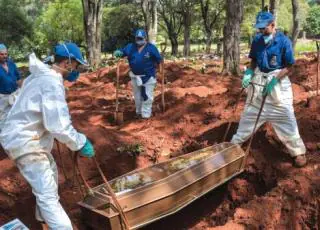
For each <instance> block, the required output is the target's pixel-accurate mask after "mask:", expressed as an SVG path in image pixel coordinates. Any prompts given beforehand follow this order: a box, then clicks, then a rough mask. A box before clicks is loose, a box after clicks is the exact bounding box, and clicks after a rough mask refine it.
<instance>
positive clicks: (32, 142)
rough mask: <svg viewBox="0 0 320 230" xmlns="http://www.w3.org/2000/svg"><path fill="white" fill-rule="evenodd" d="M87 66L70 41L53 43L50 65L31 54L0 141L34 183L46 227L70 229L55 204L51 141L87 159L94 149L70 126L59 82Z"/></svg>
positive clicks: (40, 217) (40, 216)
mask: <svg viewBox="0 0 320 230" xmlns="http://www.w3.org/2000/svg"><path fill="white" fill-rule="evenodd" d="M84 64H86V63H85V61H84V59H83V57H82V54H81V52H80V49H79V47H78V46H77V45H76V44H74V43H64V44H59V45H57V46H56V47H55V55H54V64H53V65H52V66H48V65H46V64H44V63H43V62H41V61H40V60H39V59H37V58H36V56H35V54H31V55H30V56H29V69H30V73H31V75H30V76H28V77H27V78H26V80H25V81H24V83H23V85H22V88H21V92H20V95H19V97H18V98H17V100H16V102H15V103H14V105H13V107H12V109H11V110H10V112H9V114H8V117H7V119H6V121H5V123H4V126H3V130H2V132H1V134H0V142H1V144H2V146H3V147H4V149H5V150H6V152H7V154H8V155H9V157H10V158H11V159H12V160H14V161H15V162H16V164H17V166H18V168H19V170H20V172H21V174H22V175H23V177H24V178H25V179H26V180H27V181H28V183H29V184H30V185H31V187H32V192H33V194H34V195H35V197H36V203H37V204H36V219H37V220H38V221H42V222H45V223H46V224H47V225H48V226H49V229H52V230H53V229H54V230H69V229H72V224H71V221H70V219H69V217H68V216H67V214H66V213H65V211H64V209H63V208H62V206H61V204H60V202H59V195H58V172H57V167H56V164H55V161H54V159H53V157H52V155H51V153H50V152H51V150H52V146H53V142H54V139H56V140H58V141H59V142H61V143H63V144H65V145H66V146H67V147H68V148H69V149H71V150H72V151H78V150H79V151H80V153H81V155H83V156H85V157H92V156H94V154H95V152H94V149H93V146H92V144H91V143H90V141H89V140H88V138H87V137H86V136H85V135H84V134H82V133H79V132H77V131H76V130H75V129H74V127H73V126H72V123H71V120H70V114H69V110H68V106H67V102H66V98H65V89H64V85H63V80H68V81H75V80H76V79H77V78H78V76H79V72H78V70H77V69H78V67H79V66H80V65H84Z"/></svg>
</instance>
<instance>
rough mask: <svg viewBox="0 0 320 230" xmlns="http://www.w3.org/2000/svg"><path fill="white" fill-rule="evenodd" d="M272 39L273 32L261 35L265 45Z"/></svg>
mask: <svg viewBox="0 0 320 230" xmlns="http://www.w3.org/2000/svg"><path fill="white" fill-rule="evenodd" d="M272 39H273V34H269V35H264V36H263V40H264V44H266V45H267V44H268V43H269V42H270V41H271V40H272Z"/></svg>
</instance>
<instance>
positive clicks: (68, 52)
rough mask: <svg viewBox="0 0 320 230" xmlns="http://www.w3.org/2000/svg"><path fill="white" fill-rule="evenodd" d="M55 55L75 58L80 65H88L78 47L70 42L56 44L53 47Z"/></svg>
mask: <svg viewBox="0 0 320 230" xmlns="http://www.w3.org/2000/svg"><path fill="white" fill-rule="evenodd" d="M54 53H55V55H58V56H60V57H67V58H71V59H75V60H76V61H77V62H79V63H80V64H82V65H88V64H87V62H86V61H85V60H84V59H83V56H82V53H81V51H80V48H79V47H78V46H77V45H76V44H75V43H72V42H66V43H62V44H59V45H56V47H55V48H54Z"/></svg>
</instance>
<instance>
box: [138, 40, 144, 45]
mask: <svg viewBox="0 0 320 230" xmlns="http://www.w3.org/2000/svg"><path fill="white" fill-rule="evenodd" d="M136 44H137V46H143V45H144V44H146V40H137V41H136Z"/></svg>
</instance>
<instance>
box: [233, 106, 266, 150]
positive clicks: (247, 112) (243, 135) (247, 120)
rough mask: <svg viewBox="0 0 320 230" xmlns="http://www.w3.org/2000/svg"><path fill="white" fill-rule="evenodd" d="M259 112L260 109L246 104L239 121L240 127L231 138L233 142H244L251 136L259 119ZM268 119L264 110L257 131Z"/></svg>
mask: <svg viewBox="0 0 320 230" xmlns="http://www.w3.org/2000/svg"><path fill="white" fill-rule="evenodd" d="M258 113H259V109H258V108H256V107H254V106H251V105H246V107H245V109H244V111H243V113H242V115H241V119H240V122H239V127H238V130H237V133H236V134H235V135H233V137H232V139H231V143H234V144H242V143H243V142H245V141H246V140H247V139H249V137H250V136H251V134H252V132H253V128H254V125H255V123H256V120H257V116H258ZM265 121H266V119H265V115H264V111H263V112H262V113H261V116H260V119H259V122H258V124H257V128H256V131H257V130H258V128H259V127H260V126H261V125H262V124H263V123H264V122H265Z"/></svg>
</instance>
